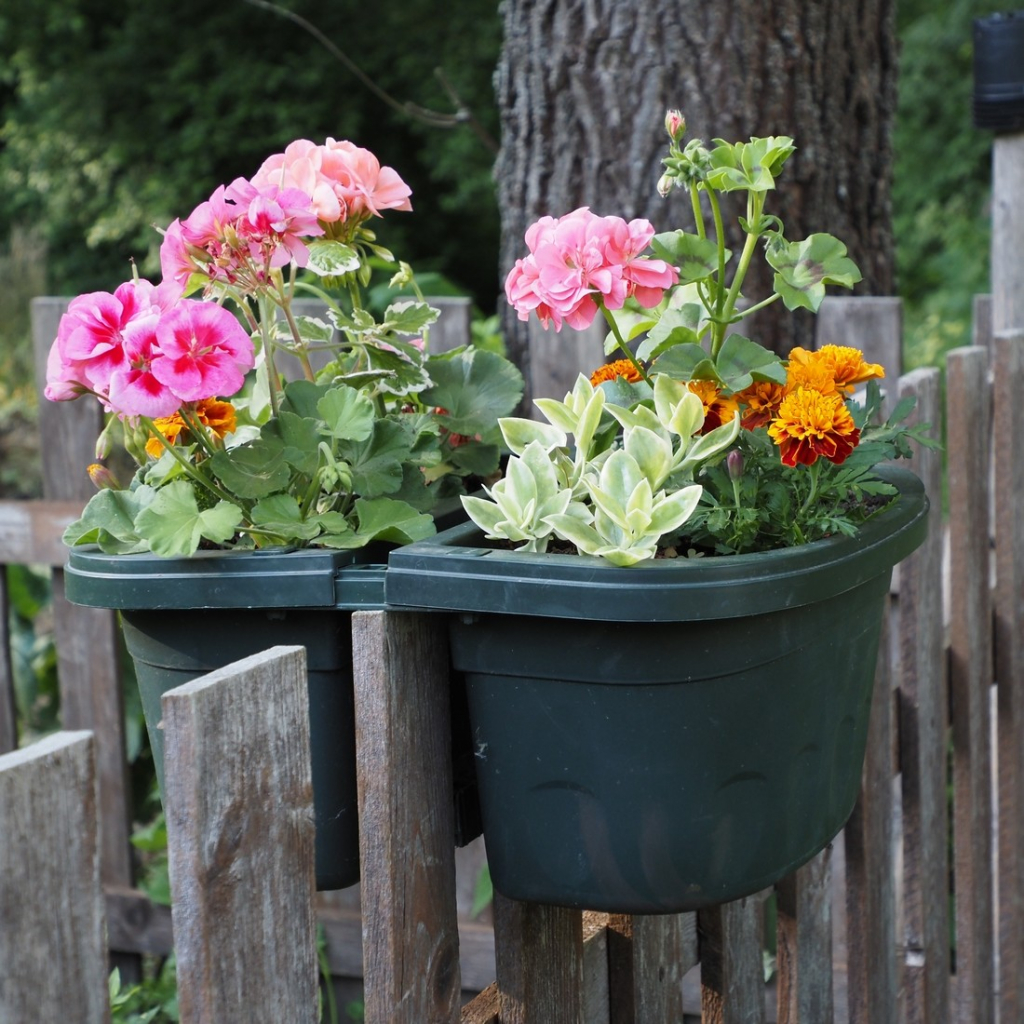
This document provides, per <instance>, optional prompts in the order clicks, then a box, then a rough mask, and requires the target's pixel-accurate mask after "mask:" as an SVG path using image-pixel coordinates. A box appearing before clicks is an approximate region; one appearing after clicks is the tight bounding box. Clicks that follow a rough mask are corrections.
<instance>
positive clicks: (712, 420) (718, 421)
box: [686, 380, 740, 434]
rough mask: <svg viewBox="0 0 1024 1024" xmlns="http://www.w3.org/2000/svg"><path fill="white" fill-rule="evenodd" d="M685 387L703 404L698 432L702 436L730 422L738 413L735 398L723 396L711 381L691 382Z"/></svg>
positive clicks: (738, 407) (737, 403)
mask: <svg viewBox="0 0 1024 1024" xmlns="http://www.w3.org/2000/svg"><path fill="white" fill-rule="evenodd" d="M686 386H687V387H688V388H689V389H690V390H691V391H692V392H693V393H694V394H695V395H696V396H697V397H698V398H699V399H700V400H701V402H702V403H703V404H704V426H703V427H701V431H700V432H701V433H702V434H707V433H708V432H709V431H712V430H714V429H715V427H720V426H721V425H722V424H723V423H728V422H730V420H732V418H733V416H735V415H736V414H737V413H738V412H739V409H740V404H739V402H738V401H737V400H736V396H735V395H723V394H722V391H721V388H719V387H718V385H717V384H715V382H714V381H712V380H691V381H688V382H687V384H686Z"/></svg>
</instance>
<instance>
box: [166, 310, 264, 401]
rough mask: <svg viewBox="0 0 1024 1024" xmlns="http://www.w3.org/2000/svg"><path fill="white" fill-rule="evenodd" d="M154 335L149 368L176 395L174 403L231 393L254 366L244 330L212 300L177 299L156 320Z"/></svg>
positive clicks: (247, 336)
mask: <svg viewBox="0 0 1024 1024" xmlns="http://www.w3.org/2000/svg"><path fill="white" fill-rule="evenodd" d="M154 340H155V344H154V345H153V348H152V350H151V351H152V359H151V363H150V372H151V373H152V375H153V377H154V378H155V379H156V380H157V381H159V382H160V384H162V385H163V386H164V387H166V388H167V389H168V390H169V391H171V392H173V394H175V395H176V396H177V398H178V400H179V401H178V402H177V403H176V405H177V404H180V402H198V401H200V400H202V399H204V398H213V397H215V396H219V397H222V398H226V397H228V396H229V395H233V394H235V392H236V391H238V389H239V388H241V386H242V382H243V381H244V379H245V373H246V371H247V370H251V369H252V367H253V363H254V352H253V344H252V339H251V338H250V337H249V334H248V332H247V331H246V330H245V329H244V328H243V327H242V325H241V324H240V323H239V322H238V320H237V319H236V318H235V317H234V315H233V314H232V313H231V312H230V311H229V310H227V309H224V307H223V306H218V305H216V304H215V303H212V302H196V301H193V300H191V299H182V300H181V301H180V302H179V303H178V304H177V305H176V306H174V307H173V308H172V309H171V310H170V311H168V312H167V313H165V314H164V315H163V316H162V317H161V318H160V320H159V321H158V322H157V324H156V325H155V328H154ZM171 411H172V412H173V411H174V410H173V408H172V410H171ZM157 415H160V416H166V415H169V413H157Z"/></svg>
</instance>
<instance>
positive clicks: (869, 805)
mask: <svg viewBox="0 0 1024 1024" xmlns="http://www.w3.org/2000/svg"><path fill="white" fill-rule="evenodd" d="M892 705H893V701H892V678H891V673H890V668H889V620H888V614H887V615H886V616H885V618H884V619H883V623H882V636H881V641H880V643H879V651H878V668H877V671H876V673H875V689H874V693H873V695H872V699H871V718H870V724H869V726H868V743H867V756H866V758H865V762H864V774H863V781H862V783H861V791H860V795H859V796H858V798H857V804H856V806H855V807H854V809H853V814H852V816H851V817H850V820H849V821H848V822H847V823H846V828H845V829H844V831H843V836H844V839H845V852H846V921H847V964H848V986H847V987H848V994H849V1021H850V1024H883V1022H884V1024H889V1022H895V1021H898V1020H900V1017H899V1015H898V995H899V972H898V969H897V963H896V919H895V917H896V893H895V889H896V886H895V877H894V872H895V868H894V865H893V858H892V839H893V789H892V767H893V766H892V730H893V707H892Z"/></svg>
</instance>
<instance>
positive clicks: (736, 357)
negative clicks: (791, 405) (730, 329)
mask: <svg viewBox="0 0 1024 1024" xmlns="http://www.w3.org/2000/svg"><path fill="white" fill-rule="evenodd" d="M715 366H716V369H717V371H718V375H719V378H720V379H721V380H722V381H723V382H724V383H725V385H726V387H728V388H729V390H730V391H734V392H735V391H742V390H743V389H744V388H746V387H749V386H750V385H751V384H752V383H753V382H754V380H755V379H757V380H769V381H774V382H775V383H776V384H785V383H786V368H785V366H783V364H782V360H781V359H779V357H778V356H777V355H776V354H775V353H774V352H772V351H770V350H769V349H766V348H765V347H764V346H763V345H758V344H757V342H756V341H751V340H750V339H749V338H744V337H743V335H742V334H730V335H729V337H727V338H726V339H725V341H724V342H723V343H722V348H721V350H720V351H719V353H718V359H717V360H716V362H715Z"/></svg>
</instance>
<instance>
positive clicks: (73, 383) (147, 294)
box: [44, 281, 168, 401]
mask: <svg viewBox="0 0 1024 1024" xmlns="http://www.w3.org/2000/svg"><path fill="white" fill-rule="evenodd" d="M167 301H168V294H167V292H166V290H158V289H157V288H155V287H154V286H153V285H152V284H151V283H150V282H149V281H128V282H127V283H125V284H122V285H121V286H120V287H119V288H118V289H117V290H116V291H115V292H114V293H113V294H111V293H110V292H89V293H87V294H85V295H79V296H78V297H77V298H76V299H72V301H71V303H70V304H69V305H68V311H67V312H66V313H65V314H64V315H63V316H62V317H61V319H60V324H59V325H58V328H57V338H56V340H55V341H54V343H53V345H52V347H51V349H50V354H49V357H48V359H47V366H46V388H45V391H44V394H45V395H46V397H47V398H48V399H50V400H51V401H68V400H70V399H73V398H77V397H78V396H79V395H80V394H82V393H83V391H91V392H93V393H94V394H96V395H98V396H99V397H100V398H102V399H104V400H106V398H107V394H108V392H109V389H110V380H111V377H112V376H113V375H114V373H115V372H116V371H117V370H119V369H120V368H121V367H122V366H123V365H124V362H125V358H126V356H125V338H126V334H127V333H128V332H129V331H130V330H131V328H132V327H133V326H136V327H137V326H138V325H139V324H140V323H151V322H152V323H155V322H156V320H157V319H159V316H160V313H161V311H162V309H163V307H164V305H165V304H167Z"/></svg>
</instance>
